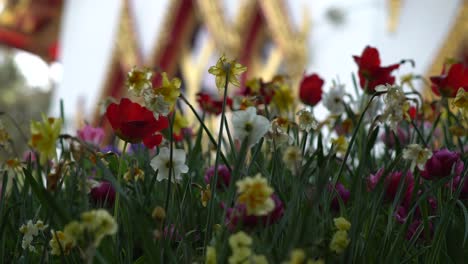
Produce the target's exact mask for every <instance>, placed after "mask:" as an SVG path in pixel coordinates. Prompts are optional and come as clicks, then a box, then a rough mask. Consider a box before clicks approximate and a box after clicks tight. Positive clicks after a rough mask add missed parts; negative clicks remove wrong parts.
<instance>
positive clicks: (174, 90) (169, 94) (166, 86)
mask: <svg viewBox="0 0 468 264" xmlns="http://www.w3.org/2000/svg"><path fill="white" fill-rule="evenodd" d="M161 75H162V85H161V87H159V88H157V89H156V90H155V93H156V94H160V95H162V96H164V100H165V101H166V102H168V103H169V104H170V105H171V109H172V107H174V105H175V103H176V101H177V98H179V95H180V84H181V82H180V79H179V78H173V79H172V80H169V78H168V77H167V73H165V72H163V73H162V74H161Z"/></svg>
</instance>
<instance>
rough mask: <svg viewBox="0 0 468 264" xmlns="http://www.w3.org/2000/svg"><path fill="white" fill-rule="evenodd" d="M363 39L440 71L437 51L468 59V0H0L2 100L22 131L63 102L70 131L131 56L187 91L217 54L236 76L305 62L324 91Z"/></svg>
mask: <svg viewBox="0 0 468 264" xmlns="http://www.w3.org/2000/svg"><path fill="white" fill-rule="evenodd" d="M366 45H372V46H375V47H377V48H378V49H379V51H380V54H381V60H382V64H383V65H388V64H392V63H396V62H399V61H400V60H401V59H413V60H415V62H416V65H415V67H414V68H411V66H410V65H409V64H408V65H405V66H404V67H401V68H400V69H399V70H398V72H397V73H396V75H402V74H405V73H408V72H414V73H416V74H421V75H424V76H428V75H431V74H439V73H440V72H441V68H442V64H443V62H444V60H445V58H448V57H457V58H459V59H463V60H465V61H468V59H467V58H468V0H289V1H288V0H246V1H237V0H209V1H208V0H206V1H204V0H198V1H197V0H158V1H154V0H99V1H95V0H0V94H1V96H0V98H1V99H0V111H1V112H6V113H8V115H9V118H6V119H5V121H4V122H5V123H6V126H7V127H12V124H9V123H8V122H10V121H11V120H15V121H16V122H17V123H18V124H19V125H21V126H22V127H23V130H24V131H28V130H29V120H31V119H38V118H39V117H40V113H41V112H43V113H46V114H49V115H52V116H59V115H60V114H61V113H63V114H64V116H65V119H66V131H68V132H73V131H75V130H76V129H77V128H79V127H80V126H82V125H83V124H84V123H85V122H88V123H93V124H99V122H100V108H99V105H100V102H102V100H104V99H106V98H108V97H110V96H112V97H116V98H118V97H121V96H123V95H125V89H123V88H124V87H123V84H124V81H125V75H126V73H127V72H128V71H129V70H130V69H131V68H132V67H133V66H135V65H136V66H147V67H150V68H152V69H154V70H156V71H159V70H161V71H166V72H168V74H169V75H170V76H178V77H179V78H181V79H182V81H183V89H184V91H185V93H186V95H187V96H188V97H189V98H193V97H194V96H195V94H196V93H197V92H198V91H200V90H202V89H204V90H207V89H215V88H214V79H213V78H212V77H211V76H209V74H208V73H207V69H208V68H209V66H211V65H214V64H215V62H216V60H217V58H218V57H219V56H220V55H221V54H226V56H227V57H229V58H237V59H238V60H239V61H240V62H241V63H242V64H244V65H247V66H248V68H249V70H248V73H247V76H245V77H244V79H243V82H245V80H246V78H249V76H250V77H251V76H260V77H262V78H263V79H264V80H269V79H270V78H272V76H274V75H275V74H278V73H279V74H288V75H289V76H290V77H291V78H292V80H293V83H296V84H297V83H298V82H299V80H300V78H301V77H302V75H303V74H304V73H312V72H314V73H318V74H319V75H320V76H321V77H322V78H323V79H324V80H325V87H324V90H325V91H327V90H328V89H329V88H330V86H331V83H332V81H333V80H339V81H340V82H341V83H344V84H346V85H347V89H350V90H353V88H352V81H351V80H352V79H351V73H353V72H356V71H357V66H356V65H355V63H354V61H353V59H352V55H360V54H361V52H362V51H363V49H364V47H365V46H366ZM295 88H296V87H294V89H295ZM420 89H424V87H423V86H420ZM60 101H62V102H63V108H62V109H61V107H60V103H59V102H60ZM322 110H323V109H322ZM322 110H321V106H319V107H318V108H317V109H315V111H318V112H320V111H322ZM8 120H10V121H8ZM12 134H13V135H17V136H18V137H20V136H21V135H19V134H18V133H13V132H12Z"/></svg>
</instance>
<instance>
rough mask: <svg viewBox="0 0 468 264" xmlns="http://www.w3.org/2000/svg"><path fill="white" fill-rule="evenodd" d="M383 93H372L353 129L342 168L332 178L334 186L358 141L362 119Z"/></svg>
mask: <svg viewBox="0 0 468 264" xmlns="http://www.w3.org/2000/svg"><path fill="white" fill-rule="evenodd" d="M380 94H381V93H375V94H373V95H372V97H371V99H370V100H369V102H368V103H367V105H366V107H365V108H364V111H363V112H362V113H361V116H360V117H359V120H358V123H357V125H356V128H355V129H354V131H353V135H352V136H351V140H350V142H349V146H348V149H347V150H346V154H345V156H344V158H343V162H342V163H341V166H340V170H339V171H338V174H337V175H336V176H335V177H333V180H332V186H335V185H336V183H337V182H338V179H339V178H340V176H341V174H342V173H343V169H344V167H345V165H346V161H347V160H348V157H349V154H350V152H351V148H352V147H353V144H354V141H356V135H357V132H358V131H359V127H360V126H361V123H362V120H363V119H364V115H365V114H366V112H367V110H368V109H369V107H370V105H371V103H372V101H373V100H374V98H375V97H376V96H377V95H380Z"/></svg>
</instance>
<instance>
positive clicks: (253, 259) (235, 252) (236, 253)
mask: <svg viewBox="0 0 468 264" xmlns="http://www.w3.org/2000/svg"><path fill="white" fill-rule="evenodd" d="M252 242H253V240H252V238H251V237H250V236H249V235H247V234H246V233H244V232H242V231H240V232H238V233H236V234H234V235H231V236H230V237H229V246H230V247H231V250H232V255H231V256H230V257H229V259H228V263H230V264H238V263H246V264H249V263H252V264H267V263H268V260H267V258H266V257H265V256H264V255H256V254H253V252H252V249H251V248H250V247H251V246H252Z"/></svg>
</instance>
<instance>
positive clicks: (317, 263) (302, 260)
mask: <svg viewBox="0 0 468 264" xmlns="http://www.w3.org/2000/svg"><path fill="white" fill-rule="evenodd" d="M283 264H325V261H324V260H323V259H317V260H313V259H307V260H306V254H305V252H304V250H302V249H294V250H293V251H291V256H290V259H289V260H288V261H286V262H283Z"/></svg>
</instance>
